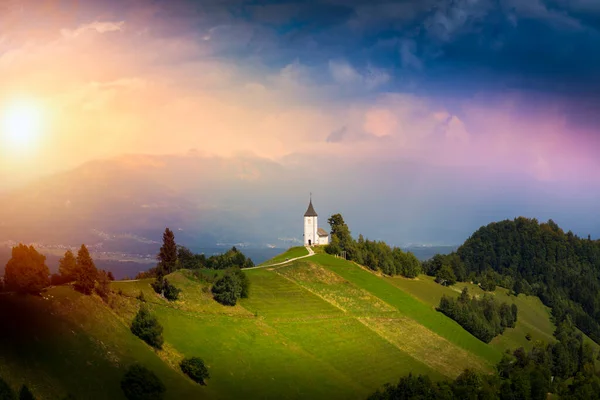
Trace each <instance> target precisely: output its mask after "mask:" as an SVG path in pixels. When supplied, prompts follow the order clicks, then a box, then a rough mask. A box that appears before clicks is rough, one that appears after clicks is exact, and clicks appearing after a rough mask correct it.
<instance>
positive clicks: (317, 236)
mask: <svg viewBox="0 0 600 400" xmlns="http://www.w3.org/2000/svg"><path fill="white" fill-rule="evenodd" d="M326 244H329V233H327V231H326V230H325V229H323V228H319V225H318V223H317V212H316V211H315V208H314V207H313V205H312V196H311V198H310V202H309V203H308V209H307V210H306V212H305V213H304V245H305V246H323V245H326Z"/></svg>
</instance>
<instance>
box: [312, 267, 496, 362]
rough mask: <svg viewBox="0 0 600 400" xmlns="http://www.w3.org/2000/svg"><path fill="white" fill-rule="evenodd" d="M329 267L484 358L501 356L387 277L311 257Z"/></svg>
mask: <svg viewBox="0 0 600 400" xmlns="http://www.w3.org/2000/svg"><path fill="white" fill-rule="evenodd" d="M312 260H313V261H314V262H318V263H319V264H321V265H322V266H325V267H326V268H328V269H330V270H331V271H333V272H335V273H336V274H338V275H340V276H341V277H343V278H344V279H346V280H348V281H349V282H351V283H353V284H355V285H356V286H358V287H360V288H362V289H364V290H366V291H368V292H369V293H371V294H373V295H375V296H377V297H378V298H380V299H381V300H383V301H385V302H386V303H388V304H389V305H391V306H393V307H395V308H396V309H397V310H399V311H400V312H401V313H402V314H403V315H404V316H406V317H408V318H411V319H414V320H415V321H417V322H418V323H419V324H421V325H423V326H424V327H426V328H427V329H429V330H432V331H434V332H436V333H437V334H439V335H440V336H442V337H444V338H445V339H447V340H448V341H450V342H451V343H454V344H455V345H457V346H458V347H461V348H463V349H465V350H467V351H469V352H472V353H474V354H475V355H477V356H478V357H481V358H482V359H484V360H485V361H486V362H487V363H488V364H489V365H490V366H492V365H495V364H496V363H497V362H498V361H499V360H500V358H501V357H502V355H501V353H500V351H498V350H497V349H495V348H493V347H491V346H489V345H487V344H485V343H483V342H482V341H480V340H479V339H477V338H475V337H474V336H472V335H471V334H470V333H468V332H467V331H465V330H464V329H463V328H462V327H461V326H460V325H459V324H458V323H456V322H455V321H453V320H451V319H450V318H448V317H446V316H445V315H443V314H442V313H439V312H437V311H435V308H434V307H432V306H430V305H428V304H426V303H424V302H421V301H419V300H418V299H417V298H415V297H413V296H411V295H410V294H408V293H406V292H404V291H402V290H399V289H398V288H397V287H396V286H394V285H392V284H391V283H390V282H388V281H387V280H385V279H382V278H381V277H378V276H377V275H375V274H373V273H371V272H370V271H368V270H366V269H364V268H361V267H358V266H356V265H355V264H354V263H351V262H348V261H346V260H343V259H339V258H334V257H331V256H328V255H316V256H314V257H313V259H312Z"/></svg>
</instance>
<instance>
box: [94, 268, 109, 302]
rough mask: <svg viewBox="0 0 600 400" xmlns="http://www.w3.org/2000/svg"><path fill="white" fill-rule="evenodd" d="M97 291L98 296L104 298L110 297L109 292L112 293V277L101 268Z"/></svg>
mask: <svg viewBox="0 0 600 400" xmlns="http://www.w3.org/2000/svg"><path fill="white" fill-rule="evenodd" d="M96 293H98V296H100V297H102V299H103V300H106V299H107V298H108V294H109V293H110V278H109V277H108V274H107V273H106V271H104V270H101V271H100V272H99V273H98V285H97V286H96Z"/></svg>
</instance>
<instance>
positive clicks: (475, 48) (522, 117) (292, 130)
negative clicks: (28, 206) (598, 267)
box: [0, 0, 600, 234]
mask: <svg viewBox="0 0 600 400" xmlns="http://www.w3.org/2000/svg"><path fill="white" fill-rule="evenodd" d="M599 49H600V2H597V1H594V0H574V1H567V0H552V1H551V0H455V1H450V0H441V1H431V0H419V1H397V2H383V1H375V0H365V1H341V0H330V1H327V0H325V1H320V2H310V5H308V4H304V2H292V1H287V2H275V1H268V2H257V1H252V2H251V1H241V0H240V1H238V0H225V1H221V0H219V1H216V0H207V1H179V0H177V1H141V0H140V1H138V0H128V1H117V0H110V1H91V0H79V1H75V0H61V1H59V0H39V1H34V0H25V1H21V0H0V118H2V120H3V121H4V123H3V125H1V127H3V128H1V127H0V129H3V131H2V132H0V181H4V182H5V183H6V187H8V186H9V185H14V184H19V183H23V182H26V181H27V180H29V179H31V178H34V177H38V176H42V175H44V174H48V173H52V172H56V171H60V170H65V169H69V168H73V167H76V166H77V165H80V164H81V163H83V162H86V161H88V160H93V159H98V158H107V157H113V156H117V155H121V154H126V153H148V154H163V153H186V152H188V151H189V150H191V149H196V150H198V151H200V152H201V153H203V154H217V155H220V156H227V157H230V156H231V157H235V156H237V155H239V154H253V155H256V156H259V157H265V158H269V159H272V160H275V161H277V162H281V163H286V162H290V160H292V159H298V158H299V157H300V158H301V157H303V155H307V154H310V157H314V158H315V159H319V160H327V163H329V164H338V163H339V164H352V165H357V164H364V165H368V166H369V167H368V168H367V169H366V170H365V171H367V172H368V173H367V172H365V173H364V174H363V175H357V176H356V177H354V179H356V180H357V182H358V183H357V184H358V185H360V182H372V181H373V179H375V180H376V181H377V182H381V183H383V182H385V185H387V186H389V185H392V186H396V187H397V192H398V196H397V198H398V199H402V197H403V195H402V188H403V187H406V188H407V187H411V188H412V189H411V190H421V191H420V192H419V194H417V195H415V194H414V193H412V194H411V196H413V201H414V202H415V203H420V202H421V200H423V199H422V197H424V196H428V200H427V201H428V202H432V201H434V200H433V199H437V201H438V202H437V203H436V205H435V206H432V208H435V209H443V208H444V207H446V206H445V205H444V201H443V200H444V198H452V199H455V200H456V201H455V202H454V203H452V204H455V205H456V204H460V203H459V202H460V200H461V199H462V200H468V199H469V198H471V197H472V196H473V195H474V194H475V193H478V194H481V193H483V192H484V191H485V190H486V189H485V188H488V187H495V189H496V191H494V192H493V193H497V194H498V197H494V199H493V200H490V199H488V200H486V201H491V202H492V204H497V205H498V207H499V209H501V210H502V211H498V212H496V213H494V212H490V214H489V216H487V217H486V218H488V219H493V218H496V217H498V218H500V217H511V218H512V217H513V216H517V215H521V214H524V213H527V212H533V213H535V212H536V210H537V209H536V204H544V205H547V206H548V207H547V208H544V210H546V211H547V212H546V211H543V212H541V214H543V215H540V216H546V213H550V212H554V213H555V214H556V215H558V216H557V217H556V219H557V220H558V221H559V223H560V222H561V221H562V222H564V223H565V224H566V225H567V228H568V227H573V228H574V229H579V230H580V231H582V230H585V229H587V230H588V231H589V230H590V229H592V227H595V226H598V224H600V218H598V210H599V209H600V201H598V199H599V196H600V174H599V172H600V157H599V150H600V50H599ZM15 110H16V111H15ZM19 110H20V111H19ZM19 115H21V117H19ZM19 118H25V119H32V120H34V122H31V123H29V125H27V126H25V127H23V126H20V127H19V128H14V126H13V125H15V124H16V125H19V124H20V123H22V121H21V122H19V121H20V120H19ZM7 121H8V122H7ZM11 121H13V122H11ZM14 121H17V122H14ZM11 124H12V125H11ZM30 125H31V126H30ZM7 126H8V128H7ZM10 126H13V128H10ZM10 129H17V130H19V129H21V130H24V131H27V132H28V138H27V139H26V140H15V138H14V137H12V136H11V135H10V134H9V133H7V132H8V131H9V130H10ZM13 136H14V135H13ZM290 155H294V156H293V157H290ZM405 165H410V166H411V167H410V169H409V170H408V169H403V168H404V167H403V166H405ZM377 171H379V172H377ZM422 171H433V172H431V174H427V175H423V173H422ZM340 174H341V175H339V176H337V177H336V178H337V179H342V178H344V179H348V177H344V176H343V173H342V172H340ZM369 174H373V175H369ZM419 174H421V175H419ZM417 175H418V176H420V177H419V179H420V181H419V184H418V185H416V184H414V182H412V183H411V182H407V179H410V176H417ZM454 184H456V186H453V185H454ZM482 185H483V186H485V187H483V186H482ZM441 186H443V188H440V189H439V190H437V191H436V190H434V189H429V187H441ZM533 187H535V188H543V190H542V189H539V190H538V189H535V190H525V189H523V190H522V188H533ZM419 188H421V189H419ZM424 188H427V190H425V189H424ZM453 188H454V189H453ZM459 191H460V192H459ZM565 193H569V194H568V195H566V194H565ZM503 194H504V195H506V197H504V198H503V197H502V195H503ZM322 196H323V197H325V196H326V194H322ZM419 196H421V197H419ZM490 196H491V195H490ZM511 196H512V197H511ZM488 197H489V196H488ZM478 198H480V199H483V197H481V196H479V197H478ZM423 201H424V200H423ZM515 204H516V206H514V207H513V205H515ZM489 205H490V203H487V205H486V206H487V207H489ZM525 205H527V206H526V207H525ZM467 214H468V212H467V213H465V215H467ZM461 215H462V214H461ZM532 216H537V215H532ZM561 218H562V219H561ZM383 219H384V218H383ZM484 219H485V218H484ZM477 222H478V223H479V222H483V219H482V220H477ZM432 229H433V228H432ZM594 229H596V230H595V231H592V233H599V234H600V230H599V229H597V228H594ZM581 233H583V232H581Z"/></svg>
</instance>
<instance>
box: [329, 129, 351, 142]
mask: <svg viewBox="0 0 600 400" xmlns="http://www.w3.org/2000/svg"><path fill="white" fill-rule="evenodd" d="M347 133H348V129H347V128H346V127H345V126H342V127H341V128H339V129H336V130H334V131H333V132H331V133H330V134H329V136H327V139H325V141H326V142H328V143H337V142H341V141H342V140H344V137H345V136H346V134H347Z"/></svg>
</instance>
